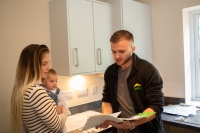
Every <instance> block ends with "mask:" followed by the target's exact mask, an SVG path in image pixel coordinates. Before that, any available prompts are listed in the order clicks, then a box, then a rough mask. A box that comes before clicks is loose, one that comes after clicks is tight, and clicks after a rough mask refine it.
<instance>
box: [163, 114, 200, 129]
mask: <svg viewBox="0 0 200 133" xmlns="http://www.w3.org/2000/svg"><path fill="white" fill-rule="evenodd" d="M177 117H178V116H175V115H170V114H165V113H163V114H162V119H163V124H166V125H171V126H176V127H180V128H187V129H190V130H194V131H200V125H198V124H192V123H187V122H181V121H175V119H176V118H177ZM188 117H190V116H188Z"/></svg>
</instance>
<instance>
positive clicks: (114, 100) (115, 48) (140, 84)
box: [96, 30, 164, 133]
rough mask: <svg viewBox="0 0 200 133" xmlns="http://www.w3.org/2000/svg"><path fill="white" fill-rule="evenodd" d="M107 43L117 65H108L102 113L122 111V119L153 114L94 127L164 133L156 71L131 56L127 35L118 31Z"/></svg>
mask: <svg viewBox="0 0 200 133" xmlns="http://www.w3.org/2000/svg"><path fill="white" fill-rule="evenodd" d="M110 42H111V50H112V53H113V57H114V59H115V61H116V63H114V64H112V65H111V66H109V67H108V68H107V70H106V72H105V74H104V81H105V86H104V90H103V98H102V101H103V103H102V111H103V113H104V114H111V113H114V112H118V111H122V113H121V114H120V116H119V117H122V118H127V117H130V116H133V115H135V114H138V113H142V112H155V114H153V115H151V116H149V117H147V118H143V119H140V120H135V121H126V122H122V123H119V124H117V123H114V122H112V121H106V122H105V123H103V124H102V125H100V126H97V127H96V128H99V127H100V128H106V127H108V125H112V126H113V132H114V133H116V132H117V133H164V129H163V124H162V119H161V113H162V111H163V103H164V100H163V93H162V88H163V81H162V78H161V76H160V74H159V72H158V70H157V69H156V68H155V67H154V66H153V65H152V64H151V63H149V62H148V61H146V60H143V59H140V58H139V57H138V56H137V55H136V54H135V53H134V51H135V49H136V47H135V46H134V45H133V42H134V39H133V35H132V34H131V33H130V32H128V31H126V30H120V31H117V32H115V33H114V34H113V35H112V37H111V38H110Z"/></svg>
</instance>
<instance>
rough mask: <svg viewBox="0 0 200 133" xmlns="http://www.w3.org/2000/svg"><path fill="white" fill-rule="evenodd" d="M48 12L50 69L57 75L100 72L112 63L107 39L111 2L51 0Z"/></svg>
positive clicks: (111, 19) (111, 29)
mask: <svg viewBox="0 0 200 133" xmlns="http://www.w3.org/2000/svg"><path fill="white" fill-rule="evenodd" d="M102 9H103V10H102ZM49 12H50V13H49V14H50V35H51V56H52V68H54V69H55V70H56V71H57V72H58V74H59V75H63V76H72V75H78V74H92V73H99V72H104V71H105V69H106V68H107V67H108V66H109V65H110V64H112V63H113V61H112V54H111V51H110V42H109V38H110V36H111V35H112V33H113V24H112V23H113V18H112V5H110V4H106V3H102V2H98V1H93V0H52V1H50V4H49Z"/></svg>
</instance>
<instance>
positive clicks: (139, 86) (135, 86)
mask: <svg viewBox="0 0 200 133" xmlns="http://www.w3.org/2000/svg"><path fill="white" fill-rule="evenodd" d="M140 89H142V86H141V85H140V84H138V83H136V84H135V85H134V90H136V91H137V90H140Z"/></svg>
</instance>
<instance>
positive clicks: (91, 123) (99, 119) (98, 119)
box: [82, 112, 156, 131]
mask: <svg viewBox="0 0 200 133" xmlns="http://www.w3.org/2000/svg"><path fill="white" fill-rule="evenodd" d="M120 113H121V112H117V113H113V114H106V115H105V114H102V115H94V116H91V117H89V118H88V119H87V122H86V123H85V125H84V127H83V128H82V131H84V130H87V129H90V128H93V127H95V126H99V125H101V124H102V123H104V122H105V121H106V120H110V121H113V122H116V123H121V122H124V121H126V120H139V119H142V118H146V117H149V116H151V115H153V114H155V113H156V112H144V113H139V114H137V115H134V116H131V117H129V118H117V117H118V115H119V114H120Z"/></svg>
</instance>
